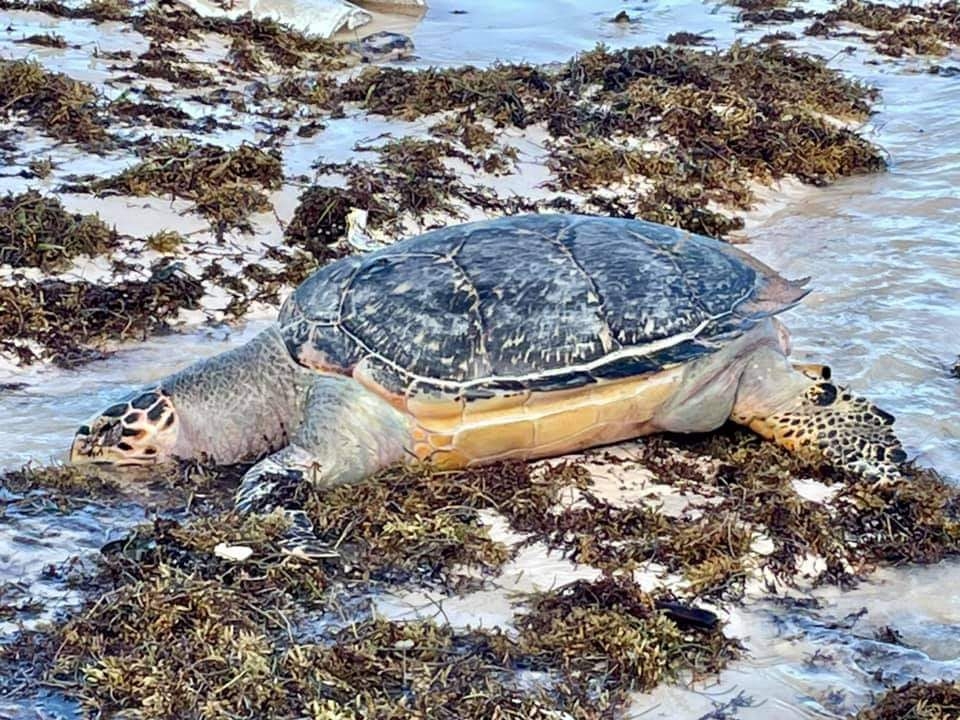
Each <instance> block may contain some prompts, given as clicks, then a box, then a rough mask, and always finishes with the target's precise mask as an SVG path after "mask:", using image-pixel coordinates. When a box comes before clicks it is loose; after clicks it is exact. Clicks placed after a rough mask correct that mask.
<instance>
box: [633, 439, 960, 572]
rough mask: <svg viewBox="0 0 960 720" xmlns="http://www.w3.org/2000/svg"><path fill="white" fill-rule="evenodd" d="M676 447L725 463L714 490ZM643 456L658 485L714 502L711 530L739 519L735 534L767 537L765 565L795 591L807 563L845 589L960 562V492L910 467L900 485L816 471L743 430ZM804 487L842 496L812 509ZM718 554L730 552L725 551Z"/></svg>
mask: <svg viewBox="0 0 960 720" xmlns="http://www.w3.org/2000/svg"><path fill="white" fill-rule="evenodd" d="M674 442H678V443H679V446H680V447H682V448H684V449H685V450H688V451H692V452H694V453H696V454H699V455H702V456H706V457H708V458H712V459H713V460H714V461H715V462H716V463H717V465H716V467H715V473H716V475H715V479H714V480H713V481H712V483H711V482H709V481H708V482H707V483H706V484H705V483H704V471H703V467H702V466H701V465H698V464H696V463H694V462H692V461H689V460H686V459H684V457H683V456H682V455H678V454H677V452H676V450H675V447H676V446H674V445H673V443H674ZM641 450H642V457H641V462H642V463H643V464H644V465H646V466H647V467H649V468H650V469H652V470H653V471H654V472H655V473H656V474H657V475H658V479H659V481H661V482H669V483H671V484H676V485H678V486H680V487H684V488H687V489H693V490H695V491H697V492H702V493H704V494H706V495H708V496H710V497H712V498H713V499H714V500H715V502H712V503H711V504H710V505H709V506H707V507H704V508H701V510H703V511H704V513H705V516H704V520H705V522H707V523H711V524H716V523H718V520H719V519H720V518H722V517H724V516H729V515H731V514H732V515H733V517H735V518H736V525H737V526H742V527H752V528H754V529H755V531H757V532H760V533H762V534H763V535H764V536H765V537H767V538H768V539H769V540H770V541H771V543H772V549H771V550H770V551H769V552H768V553H765V554H763V555H762V556H760V557H758V558H757V561H758V562H759V565H760V567H762V568H765V569H766V570H768V571H769V572H771V573H772V574H773V575H774V576H776V577H778V578H779V579H781V580H783V581H785V582H787V583H792V582H795V581H796V579H797V578H798V577H799V575H798V573H799V572H800V569H801V564H802V561H803V560H804V558H806V557H807V556H808V555H813V556H815V557H819V558H820V559H821V560H822V562H823V566H822V570H820V571H819V573H818V574H817V575H816V576H815V577H813V578H811V579H812V580H813V582H814V583H815V584H817V583H834V584H841V585H847V584H854V583H856V581H857V580H858V579H859V578H861V577H863V576H865V575H866V574H867V573H868V572H869V571H870V570H872V569H873V568H874V567H876V566H877V565H881V564H884V565H898V564H903V563H923V564H930V563H936V562H938V561H940V560H942V559H943V558H945V557H948V556H954V555H957V554H960V493H958V492H957V490H956V489H955V488H953V487H951V486H950V485H949V484H947V483H945V482H944V481H943V480H941V479H940V478H939V477H938V476H937V475H936V474H935V473H933V472H931V471H928V470H923V469H919V468H913V467H908V468H906V470H905V475H904V479H902V480H898V481H896V482H891V483H888V484H877V483H872V482H869V481H865V480H863V479H861V478H858V477H854V476H850V475H848V474H846V473H843V472H841V471H838V470H834V469H832V468H830V467H827V466H820V465H811V464H810V463H809V462H807V461H805V460H804V459H802V458H798V457H796V456H793V455H790V454H789V453H788V452H787V451H786V450H783V449H782V448H780V447H778V446H776V445H774V444H773V443H768V442H763V441H761V440H759V439H758V438H757V437H756V436H754V435H752V434H751V433H749V432H747V431H745V430H742V429H728V430H726V431H724V432H721V433H717V434H714V435H711V436H709V437H706V438H704V439H700V440H691V439H682V440H680V439H678V440H674V441H671V440H668V439H664V438H652V439H650V440H649V441H647V442H644V443H643V444H642V445H641ZM796 478H813V479H816V480H818V481H820V482H821V483H823V484H825V485H834V484H836V485H838V486H839V489H838V490H837V491H835V492H834V493H833V494H832V496H831V497H829V499H827V500H824V501H823V502H818V501H814V500H810V499H807V498H805V497H803V496H802V495H801V494H800V493H799V492H798V491H797V488H796V486H795V484H794V479H796ZM711 486H712V487H711ZM716 500H719V502H716ZM717 549H718V552H720V553H724V552H725V550H724V547H723V544H721V543H718V544H717ZM734 554H735V555H737V554H739V553H734Z"/></svg>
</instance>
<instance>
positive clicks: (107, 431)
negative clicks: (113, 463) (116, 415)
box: [100, 422, 123, 445]
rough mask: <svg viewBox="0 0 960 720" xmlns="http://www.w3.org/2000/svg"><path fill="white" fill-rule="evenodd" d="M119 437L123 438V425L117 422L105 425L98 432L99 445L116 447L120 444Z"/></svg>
mask: <svg viewBox="0 0 960 720" xmlns="http://www.w3.org/2000/svg"><path fill="white" fill-rule="evenodd" d="M121 437H123V425H122V424H121V423H118V422H113V423H110V424H109V425H105V426H104V427H103V429H102V430H101V431H100V444H101V445H116V444H117V443H118V442H120V438H121Z"/></svg>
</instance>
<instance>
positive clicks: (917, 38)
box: [806, 0, 960, 57]
mask: <svg viewBox="0 0 960 720" xmlns="http://www.w3.org/2000/svg"><path fill="white" fill-rule="evenodd" d="M958 13H960V3H958V2H957V0H943V1H942V2H933V3H929V4H922V5H913V4H906V5H895V6H891V5H884V4H882V3H874V2H863V1H862V0H846V2H844V3H843V4H842V5H840V6H839V7H837V8H834V9H833V10H828V11H826V12H825V13H823V14H821V15H819V16H818V17H817V20H816V21H815V22H814V23H813V24H812V25H811V26H810V27H809V28H807V30H806V34H808V35H820V36H829V35H831V33H833V32H834V31H835V30H836V28H837V26H838V25H839V24H840V23H853V24H856V25H860V26H861V27H864V28H866V29H867V30H869V31H871V32H869V33H860V37H861V39H863V40H864V41H865V42H868V43H870V44H872V45H873V46H874V48H876V50H877V52H879V53H882V54H884V55H889V56H891V57H902V56H904V55H906V54H912V55H935V56H943V55H947V54H948V53H949V52H950V46H954V47H955V46H956V45H958V44H960V24H958V22H957V16H958Z"/></svg>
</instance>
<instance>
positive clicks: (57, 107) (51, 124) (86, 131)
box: [0, 60, 108, 149]
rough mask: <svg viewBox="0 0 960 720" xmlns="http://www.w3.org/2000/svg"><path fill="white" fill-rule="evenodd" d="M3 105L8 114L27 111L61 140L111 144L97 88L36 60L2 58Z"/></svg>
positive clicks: (32, 120)
mask: <svg viewBox="0 0 960 720" xmlns="http://www.w3.org/2000/svg"><path fill="white" fill-rule="evenodd" d="M0 105H2V107H3V111H4V112H5V113H6V114H9V113H13V112H18V113H23V115H24V116H25V118H26V120H27V122H29V123H31V124H34V125H39V126H40V127H41V128H43V129H44V130H45V131H46V132H47V133H49V134H50V135H52V136H53V137H54V138H56V139H57V140H67V141H72V142H77V143H80V144H83V145H85V146H88V147H94V148H101V149H102V148H104V147H106V146H107V145H108V142H107V141H108V136H107V131H106V130H105V129H104V126H105V124H106V121H105V119H104V118H103V117H102V112H101V110H100V108H99V107H98V105H97V94H96V92H95V91H94V89H93V88H92V87H91V86H90V85H88V84H86V83H82V82H80V81H78V80H73V79H72V78H69V77H67V76H66V75H63V74H61V73H55V72H50V71H48V70H46V69H44V67H43V66H42V65H41V64H40V63H38V62H36V61H34V60H0Z"/></svg>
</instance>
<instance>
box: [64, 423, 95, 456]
mask: <svg viewBox="0 0 960 720" xmlns="http://www.w3.org/2000/svg"><path fill="white" fill-rule="evenodd" d="M91 441H92V438H91V437H90V426H89V425H81V426H80V429H79V430H77V434H76V435H74V436H73V442H72V443H71V444H70V463H71V464H74V465H80V464H84V463H90V462H93V452H92V451H93V443H92V442H91Z"/></svg>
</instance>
